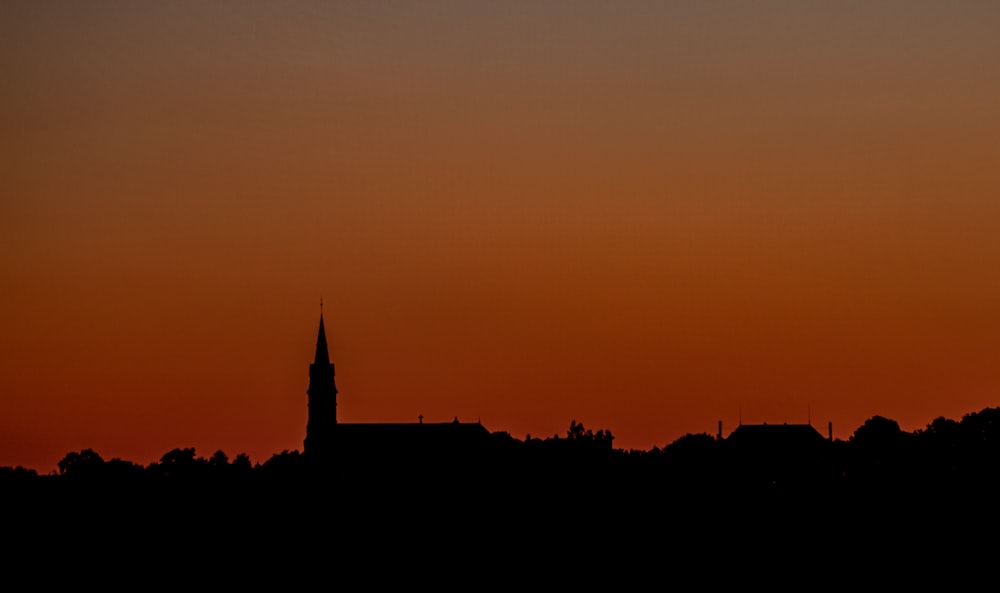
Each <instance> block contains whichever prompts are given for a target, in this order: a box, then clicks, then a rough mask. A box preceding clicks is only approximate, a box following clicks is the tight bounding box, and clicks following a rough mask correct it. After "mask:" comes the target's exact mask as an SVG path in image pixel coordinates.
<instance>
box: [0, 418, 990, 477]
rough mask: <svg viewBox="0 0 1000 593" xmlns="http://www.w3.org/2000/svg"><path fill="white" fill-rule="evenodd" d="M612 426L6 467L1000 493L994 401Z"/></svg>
mask: <svg viewBox="0 0 1000 593" xmlns="http://www.w3.org/2000/svg"><path fill="white" fill-rule="evenodd" d="M613 441H614V437H613V435H612V434H611V432H610V431H608V430H597V431H593V430H591V429H588V428H585V427H584V426H583V424H582V423H578V422H576V421H572V422H571V423H570V426H569V429H568V430H567V431H566V433H565V434H564V435H558V434H557V435H553V436H551V437H547V438H532V437H530V436H529V437H527V438H526V439H517V438H514V437H512V436H511V435H510V434H508V433H506V432H494V433H491V434H490V435H489V437H488V439H487V440H486V441H485V442H483V443H479V444H478V445H477V446H475V447H467V446H466V447H465V448H463V449H462V450H457V451H455V452H454V454H453V455H449V456H447V458H441V459H431V458H414V457H413V456H412V455H408V451H407V450H405V449H406V448H405V447H400V450H399V451H395V452H393V451H390V452H389V454H388V455H386V454H385V453H384V452H381V453H380V455H379V456H378V457H377V458H376V457H372V458H366V457H364V455H363V454H361V455H360V456H358V458H357V459H352V460H349V461H350V462H349V463H347V462H346V461H348V460H340V461H344V463H340V462H338V460H321V461H317V460H311V459H308V458H307V457H306V456H304V455H303V454H302V453H300V452H299V451H288V450H285V451H281V452H279V453H275V454H274V455H272V456H271V457H270V458H269V459H267V460H266V461H263V462H258V463H252V462H251V461H250V459H249V457H248V456H247V455H246V454H242V453H241V454H238V455H236V456H235V457H234V458H232V459H230V458H229V456H227V455H226V454H225V453H224V452H223V451H216V452H214V453H213V454H212V455H210V456H208V457H203V456H199V455H197V454H196V452H195V450H194V449H193V448H177V449H173V450H171V451H168V452H167V453H165V454H164V455H163V456H162V457H161V458H160V460H159V461H157V462H153V463H150V464H148V465H146V466H143V465H140V464H137V463H133V462H130V461H127V460H123V459H118V458H113V459H104V458H103V457H102V456H101V455H100V454H99V453H98V452H97V451H94V450H91V449H84V450H81V451H75V452H70V453H68V454H67V455H66V456H65V457H63V459H62V460H60V461H59V463H58V473H53V474H48V475H39V474H38V473H37V472H35V471H34V470H31V469H26V468H23V467H0V483H3V484H5V485H8V486H10V485H12V484H23V483H28V482H31V483H35V482H47V483H55V482H59V483H64V484H77V483H80V484H88V485H90V487H97V486H98V485H100V484H102V483H108V484H115V485H117V486H122V485H128V484H132V485H140V484H141V485H145V486H155V487H160V486H168V485H181V484H209V485H214V486H222V485H224V484H228V483H232V484H236V485H248V484H267V483H269V482H278V483H281V484H286V485H287V484H293V483H296V482H297V481H298V482H306V481H308V482H310V483H315V482H331V483H333V482H337V481H338V480H341V479H342V480H348V479H364V480H367V481H369V482H371V481H379V482H381V481H391V480H394V479H395V480H409V481H410V482H411V483H414V481H418V482H419V481H425V482H426V485H428V486H430V485H433V484H435V483H440V482H441V481H442V480H456V481H466V482H468V481H475V483H477V484H481V483H488V484H490V485H491V486H492V487H496V488H500V487H502V485H503V484H505V483H507V484H515V485H516V484H519V483H525V482H526V483H530V484H535V485H540V484H545V485H547V486H553V487H554V486H557V485H559V484H560V483H563V482H565V483H567V484H569V485H573V484H577V483H579V482H581V481H588V482H590V483H591V484H592V488H600V487H602V485H608V487H609V489H610V488H611V485H612V484H613V485H614V487H615V488H618V489H622V488H627V487H634V488H636V489H645V490H649V489H654V490H655V489H657V488H670V489H671V490H672V491H673V492H678V491H680V490H690V491H693V492H704V491H717V490H719V489H729V490H732V489H760V490H765V491H768V492H774V491H781V490H788V491H795V490H801V489H804V488H815V489H844V488H880V489H887V488H888V489H900V488H911V489H912V488H921V489H926V488H929V487H932V486H942V487H947V488H951V489H955V488H964V489H970V488H973V489H981V490H982V489H992V488H995V487H996V486H997V485H998V484H1000V408H986V409H983V410H981V411H979V412H974V413H970V414H967V415H965V416H963V417H962V418H961V419H960V420H952V419H946V418H943V417H941V418H937V419H935V420H934V421H932V422H931V423H929V424H928V425H927V426H926V427H925V428H923V429H920V430H916V431H913V432H907V431H903V430H902V429H901V428H900V427H899V424H898V423H897V422H896V421H894V420H891V419H888V418H885V417H882V416H873V417H871V418H869V419H868V420H866V421H865V422H864V423H863V424H862V425H861V426H860V427H858V428H857V429H856V430H855V431H854V433H853V434H852V435H851V436H850V437H849V438H848V439H847V440H846V441H845V440H839V439H838V440H833V441H829V440H827V439H823V444H822V445H812V446H801V445H798V444H795V443H790V444H789V445H788V446H787V447H784V448H782V447H780V446H779V447H778V448H771V449H767V450H764V449H752V448H750V449H748V448H747V447H746V445H743V446H737V445H734V444H732V443H730V442H729V441H728V440H727V439H720V438H719V437H718V436H717V435H710V434H707V433H699V434H693V433H692V434H686V435H684V436H682V437H680V438H678V439H677V440H675V441H674V442H672V443H670V444H668V445H666V446H664V447H662V448H660V447H653V448H652V449H650V450H623V449H617V448H614V446H613Z"/></svg>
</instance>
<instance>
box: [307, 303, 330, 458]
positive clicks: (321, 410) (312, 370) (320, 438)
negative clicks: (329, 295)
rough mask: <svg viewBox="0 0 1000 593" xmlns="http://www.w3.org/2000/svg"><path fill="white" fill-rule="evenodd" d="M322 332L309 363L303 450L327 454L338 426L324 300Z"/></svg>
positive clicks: (321, 315)
mask: <svg viewBox="0 0 1000 593" xmlns="http://www.w3.org/2000/svg"><path fill="white" fill-rule="evenodd" d="M319 307H320V310H319V333H318V335H317V336H316V355H315V357H314V358H313V362H312V364H310V365H309V389H307V390H306V394H308V396H309V403H308V405H309V419H308V420H307V422H306V439H305V442H304V452H305V454H307V455H310V456H314V455H319V456H327V455H329V453H330V452H331V450H332V446H333V445H332V444H333V431H334V430H335V429H336V426H337V384H336V382H335V381H334V375H335V373H334V367H333V363H331V362H330V350H329V348H328V347H327V345H326V328H325V327H324V325H323V301H322V300H320V304H319Z"/></svg>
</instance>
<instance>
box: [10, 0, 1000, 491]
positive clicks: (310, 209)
mask: <svg viewBox="0 0 1000 593" xmlns="http://www.w3.org/2000/svg"><path fill="white" fill-rule="evenodd" d="M998 33H1000V3H997V2H995V1H993V0H948V1H944V0H941V1H930V0H865V1H853V0H837V1H819V0H807V1H803V0H763V1H755V2H745V1H724V0H720V1H704V0H678V1H661V2H655V1H630V0H622V1H618V2H606V1H604V2H597V1H587V0H575V1H572V2H571V1H545V0H541V1H540V0H533V1H530V2H522V1H516V0H513V1H512V0H504V1H495V2H485V1H481V0H464V1H461V2H458V1H455V2H445V1H437V0H423V1H420V2H370V1H368V2H352V1H337V2H328V1H308V2H307V1H282V2H263V1H260V0H240V1H235V0H230V1H207V2H206V1H191V2H188V1H180V2H176V1H171V2H117V1H116V2H110V1H104V0H90V1H88V2H69V1H65V2H64V1H58V0H57V1H50V2H31V1H10V2H3V3H2V4H0V130H2V133H0V179H2V186H0V188H2V189H0V191H2V194H0V273H2V280H0V282H2V284H0V288H2V290H0V466H18V465H21V466H24V467H28V468H32V469H36V470H37V471H39V472H40V473H48V472H50V471H53V470H54V469H55V467H56V464H57V462H58V461H59V460H60V459H62V458H63V457H64V456H65V455H66V453H68V452H71V451H79V450H81V449H85V448H90V449H93V450H95V451H96V452H98V453H99V454H100V455H101V456H102V457H104V458H105V459H111V458H121V459H125V460H129V461H133V462H136V463H141V464H144V465H145V464H148V463H150V462H152V461H156V460H158V459H159V458H160V457H161V456H162V455H163V454H164V453H166V452H167V451H169V450H171V449H174V448H178V447H194V448H195V450H196V452H197V454H198V455H199V456H205V457H208V456H210V455H211V454H212V453H214V452H215V451H217V450H222V451H224V452H225V453H226V454H227V455H229V456H230V458H232V457H235V456H236V455H237V454H239V453H246V454H248V455H249V456H250V458H251V460H252V461H254V462H263V461H266V460H267V459H268V458H269V457H270V456H271V455H273V454H274V453H278V452H281V451H283V450H289V451H292V450H301V448H302V441H303V439H304V437H305V425H306V415H307V409H306V393H305V391H306V388H307V386H308V366H309V363H310V362H311V360H312V355H313V350H314V348H315V343H316V331H317V327H318V323H319V314H320V309H319V302H320V298H322V300H323V304H324V306H323V315H324V318H325V322H326V328H327V332H328V335H327V337H328V339H329V343H330V350H331V356H332V359H333V362H334V363H335V364H336V369H337V386H338V388H339V390H340V396H339V399H338V402H339V403H338V417H339V420H340V421H342V422H415V421H417V417H418V415H421V414H422V415H423V417H424V421H425V422H446V421H451V420H452V419H454V418H456V417H457V418H458V419H459V420H460V421H462V422H476V421H481V422H482V423H483V424H484V425H485V426H486V427H487V428H488V429H489V430H491V431H506V432H509V433H510V434H511V435H513V436H515V437H517V438H525V437H526V436H527V435H531V436H533V437H547V436H551V435H553V434H560V435H564V434H565V433H566V431H567V429H568V427H569V424H570V422H571V421H572V420H576V421H578V422H582V423H583V424H584V425H585V426H586V427H588V428H591V429H593V430H595V431H596V430H598V429H605V430H610V431H611V432H612V434H613V435H614V436H615V440H614V446H615V447H617V448H623V449H649V448H651V447H653V446H659V447H663V446H665V445H667V444H669V443H671V442H673V441H674V440H676V439H677V438H678V437H680V436H682V435H684V434H687V433H709V434H713V435H714V434H716V432H717V427H718V422H720V421H721V422H722V425H723V432H724V434H728V433H729V432H730V431H731V430H732V429H734V428H735V427H736V426H737V425H738V424H739V423H740V422H741V421H742V422H743V423H762V422H769V423H781V422H788V423H806V422H811V423H812V424H813V425H814V426H816V427H817V428H818V429H819V430H820V431H821V432H822V433H823V434H824V435H826V434H827V423H832V426H833V434H834V437H836V438H840V439H847V438H848V437H850V435H851V434H852V433H853V432H854V430H856V429H857V428H858V427H859V426H860V425H861V424H862V423H864V421H865V420H866V419H868V418H870V417H872V416H875V415H880V416H885V417H887V418H890V419H893V420H896V421H897V422H898V423H899V424H900V426H901V427H902V428H903V429H904V430H908V431H913V430H918V429H922V428H924V427H926V425H927V424H928V423H930V422H931V421H933V420H934V419H935V418H938V417H946V418H952V419H956V420H958V419H960V418H961V417H962V416H963V415H964V414H966V413H970V412H975V411H979V410H981V409H983V408H987V407H996V406H998V405H1000V66H998V65H1000V34H998Z"/></svg>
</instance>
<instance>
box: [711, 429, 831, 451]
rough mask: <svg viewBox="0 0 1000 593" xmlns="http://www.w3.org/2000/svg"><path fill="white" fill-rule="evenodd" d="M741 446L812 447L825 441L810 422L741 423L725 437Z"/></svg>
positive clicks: (768, 447)
mask: <svg viewBox="0 0 1000 593" xmlns="http://www.w3.org/2000/svg"><path fill="white" fill-rule="evenodd" d="M726 442H727V443H731V444H734V445H739V446H741V447H755V448H767V449H771V448H774V449H778V448H781V449H785V448H794V447H814V446H816V445H819V444H822V443H825V442H826V439H825V438H823V435H821V434H820V433H819V431H818V430H816V429H815V428H814V427H813V426H812V425H811V424H767V423H765V424H741V425H740V426H738V427H737V428H736V430H734V431H733V432H732V433H730V435H729V436H728V437H727V438H726Z"/></svg>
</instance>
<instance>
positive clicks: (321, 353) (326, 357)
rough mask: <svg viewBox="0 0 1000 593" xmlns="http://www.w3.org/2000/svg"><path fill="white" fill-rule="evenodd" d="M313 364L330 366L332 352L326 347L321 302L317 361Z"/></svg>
mask: <svg viewBox="0 0 1000 593" xmlns="http://www.w3.org/2000/svg"><path fill="white" fill-rule="evenodd" d="M313 364H325V365H328V364H330V351H329V350H328V349H327V347H326V329H325V328H324V327H323V304H322V302H320V312H319V335H318V336H317V337H316V359H315V360H314V361H313Z"/></svg>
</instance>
